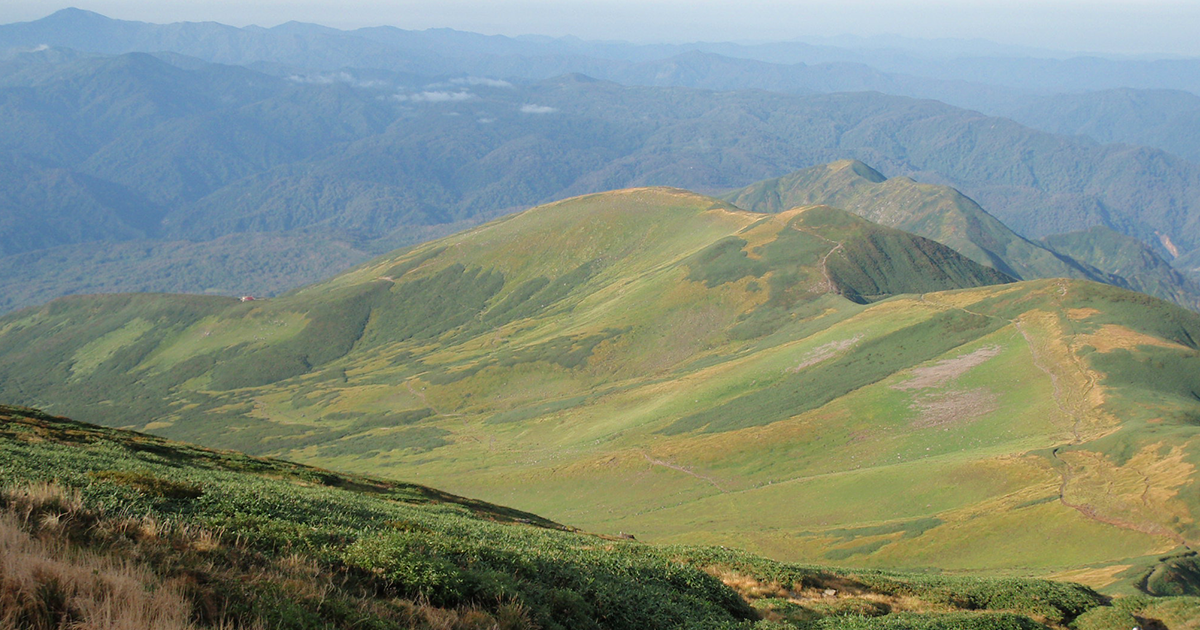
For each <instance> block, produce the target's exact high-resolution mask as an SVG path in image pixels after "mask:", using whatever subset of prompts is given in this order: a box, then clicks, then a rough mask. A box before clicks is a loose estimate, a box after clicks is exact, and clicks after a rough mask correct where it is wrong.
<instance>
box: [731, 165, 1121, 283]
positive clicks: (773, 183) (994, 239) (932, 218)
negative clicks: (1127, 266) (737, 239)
mask: <svg viewBox="0 0 1200 630" xmlns="http://www.w3.org/2000/svg"><path fill="white" fill-rule="evenodd" d="M721 198H722V199H724V200H726V201H728V202H730V203H732V204H733V205H735V206H738V207H740V208H745V209H747V210H754V211H758V212H782V211H784V210H788V209H790V208H795V207H797V206H808V205H829V206H835V207H838V208H844V209H846V210H848V211H850V212H853V213H854V214H857V215H859V216H861V217H863V218H865V219H867V220H869V221H874V222H876V223H879V224H881V225H886V226H888V227H894V228H897V229H900V230H905V231H907V232H912V233H914V234H918V235H920V236H924V237H925V238H928V239H932V240H934V241H937V242H939V243H942V244H943V245H946V246H948V247H951V248H952V249H954V250H955V251H957V252H959V253H961V254H963V255H965V256H967V257H968V258H970V259H972V260H974V261H975V262H978V263H980V264H984V265H988V266H991V267H994V268H996V269H997V270H999V271H1001V272H1003V273H1006V274H1008V275H1010V276H1013V277H1015V278H1018V279H1023V280H1030V279H1034V278H1047V277H1068V278H1087V279H1092V280H1096V279H1099V278H1097V277H1096V276H1095V275H1094V274H1090V273H1089V272H1088V271H1087V270H1086V269H1084V268H1082V267H1080V266H1079V265H1078V264H1075V263H1074V262H1073V261H1070V260H1064V259H1062V258H1061V257H1058V256H1056V255H1055V254H1054V253H1053V252H1052V251H1048V250H1047V249H1046V248H1044V247H1042V246H1040V245H1038V244H1036V243H1034V242H1032V241H1029V240H1027V239H1025V238H1023V237H1021V236H1019V235H1018V234H1016V233H1015V232H1013V231H1012V230H1010V229H1009V228H1008V227H1007V226H1005V225H1004V224H1003V223H1001V222H1000V221H999V220H997V219H996V218H995V217H993V216H992V215H990V214H988V213H987V211H985V210H984V209H983V208H981V207H979V204H977V203H975V202H974V201H972V200H971V199H969V198H968V197H966V196H964V195H963V194H962V193H959V192H958V191H956V190H954V189H953V188H950V187H946V186H935V185H931V184H918V183H917V182H914V181H913V180H911V179H909V178H907V177H894V178H891V179H888V178H886V177H884V176H883V175H882V174H880V173H879V172H878V171H876V170H875V169H873V168H871V167H870V166H867V165H866V164H864V163H862V162H859V161H857V160H842V161H838V162H833V163H830V164H823V165H820V166H813V167H811V168H807V169H804V170H800V171H796V172H794V173H790V174H788V175H784V176H783V177H778V178H774V179H768V180H764V181H761V182H757V183H754V184H751V185H749V186H746V187H744V188H740V189H737V190H734V191H731V192H728V193H725V194H723V195H722V196H721Z"/></svg>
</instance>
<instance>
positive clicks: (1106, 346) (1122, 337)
mask: <svg viewBox="0 0 1200 630" xmlns="http://www.w3.org/2000/svg"><path fill="white" fill-rule="evenodd" d="M1078 343H1079V344H1086V345H1089V346H1092V347H1093V348H1095V349H1096V352H1112V351H1114V350H1136V349H1137V347H1138V346H1155V347H1158V348H1170V349H1173V350H1183V351H1189V352H1190V351H1191V348H1188V347H1186V346H1181V345H1179V344H1177V343H1174V342H1171V341H1167V340H1165V339H1159V338H1158V337H1152V336H1150V335H1147V334H1145V333H1140V332H1138V331H1136V330H1131V329H1129V328H1126V327H1124V326H1117V325H1116V324H1105V325H1104V326H1101V327H1100V330H1098V331H1096V332H1094V333H1092V334H1090V335H1080V336H1079V338H1078Z"/></svg>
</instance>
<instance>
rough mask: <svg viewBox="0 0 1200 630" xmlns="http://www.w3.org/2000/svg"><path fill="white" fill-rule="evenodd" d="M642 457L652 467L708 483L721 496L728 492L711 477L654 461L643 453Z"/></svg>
mask: <svg viewBox="0 0 1200 630" xmlns="http://www.w3.org/2000/svg"><path fill="white" fill-rule="evenodd" d="M642 457H645V458H646V461H647V462H650V464H652V465H654V466H662V467H664V468H670V469H671V470H675V471H678V472H681V473H683V474H685V475H690V476H692V477H695V478H696V479H699V480H701V481H705V482H708V483H710V484H712V485H713V487H714V488H716V489H717V490H720V491H721V493H722V494H724V493H726V492H728V490H726V489H725V488H724V486H722V485H721V483H720V482H719V481H717V480H716V479H713V478H712V477H709V476H708V475H702V474H700V473H698V472H696V471H694V470H692V469H691V468H688V467H687V466H680V465H679V464H672V463H671V462H667V461H663V460H661V459H654V458H653V457H650V454H649V453H647V452H645V451H642Z"/></svg>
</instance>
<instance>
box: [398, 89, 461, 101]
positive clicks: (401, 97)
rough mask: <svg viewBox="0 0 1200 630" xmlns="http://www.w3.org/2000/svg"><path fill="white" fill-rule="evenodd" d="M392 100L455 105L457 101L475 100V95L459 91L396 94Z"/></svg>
mask: <svg viewBox="0 0 1200 630" xmlns="http://www.w3.org/2000/svg"><path fill="white" fill-rule="evenodd" d="M392 98H394V99H396V100H397V101H411V102H413V103H455V102H458V101H469V100H471V99H473V98H475V95H474V94H472V93H470V92H467V91H464V90H460V91H458V92H442V91H432V92H418V93H416V94H397V95H395V96H393V97H392Z"/></svg>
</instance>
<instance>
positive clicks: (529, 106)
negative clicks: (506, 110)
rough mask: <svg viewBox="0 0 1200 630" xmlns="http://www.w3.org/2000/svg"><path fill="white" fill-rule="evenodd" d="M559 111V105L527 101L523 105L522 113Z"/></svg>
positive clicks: (551, 112)
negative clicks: (536, 103)
mask: <svg viewBox="0 0 1200 630" xmlns="http://www.w3.org/2000/svg"><path fill="white" fill-rule="evenodd" d="M557 111H558V108H557V107H550V106H549V105H535V104H534V103H526V104H524V105H522V106H521V113H522V114H553V113H554V112H557Z"/></svg>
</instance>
